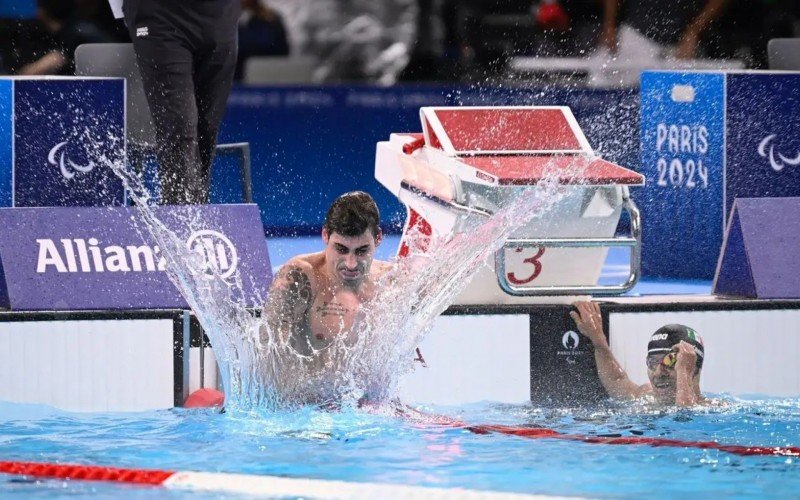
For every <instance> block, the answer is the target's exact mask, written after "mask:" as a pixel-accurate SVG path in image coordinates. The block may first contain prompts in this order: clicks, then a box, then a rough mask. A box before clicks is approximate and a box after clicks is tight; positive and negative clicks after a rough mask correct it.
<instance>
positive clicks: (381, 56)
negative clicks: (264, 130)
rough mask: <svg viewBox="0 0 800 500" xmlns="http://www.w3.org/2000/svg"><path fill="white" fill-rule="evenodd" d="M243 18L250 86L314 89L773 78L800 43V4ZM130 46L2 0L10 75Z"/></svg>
mask: <svg viewBox="0 0 800 500" xmlns="http://www.w3.org/2000/svg"><path fill="white" fill-rule="evenodd" d="M242 8H243V10H242V16H241V19H240V22H239V62H238V65H237V71H236V78H237V80H244V81H245V83H269V81H268V80H264V81H262V80H259V78H258V75H256V74H255V73H254V72H257V71H258V70H257V68H256V67H255V66H253V68H254V69H252V71H250V66H249V65H248V64H247V61H248V60H253V59H255V58H265V57H269V58H271V59H267V61H268V62H269V64H270V65H271V66H268V67H271V68H273V70H272V73H275V71H278V70H276V69H275V68H279V67H280V64H281V61H282V60H285V62H293V63H294V64H295V65H300V66H302V67H304V68H305V70H306V72H307V77H305V78H306V79H307V80H308V83H312V82H313V83H325V82H373V83H379V84H384V85H391V84H395V83H401V82H414V81H450V82H464V83H469V82H476V81H485V80H487V79H498V80H503V79H511V78H513V77H514V74H513V66H512V65H511V64H510V61H512V60H513V59H514V58H538V59H542V58H560V59H563V60H567V61H569V60H572V61H574V60H578V59H581V58H583V59H587V60H588V59H591V58H592V57H597V55H598V54H604V55H605V57H610V58H617V59H622V60H632V59H636V58H638V57H639V55H640V54H641V53H647V54H648V57H653V58H667V59H669V58H672V59H676V60H679V59H684V60H693V59H694V60H700V59H702V60H706V59H720V60H735V61H737V62H738V64H740V65H741V67H744V68H754V69H764V68H766V67H767V57H766V47H767V42H768V40H770V39H771V38H784V37H797V36H800V22H799V21H798V20H799V19H800V2H798V1H797V0H670V1H669V2H664V1H663V0H380V1H375V0H242ZM126 41H129V38H128V34H127V31H126V29H125V28H124V26H123V23H122V21H121V20H115V19H114V18H113V15H112V13H111V9H110V7H109V5H108V2H107V0H0V74H18V75H33V74H39V75H47V74H55V75H69V74H71V73H72V72H73V71H74V60H73V57H74V52H75V48H76V47H77V46H78V45H80V44H83V43H96V42H126ZM272 58H280V59H272ZM543 60H545V61H550V59H543ZM286 67H287V68H288V67H289V66H286ZM248 71H250V72H251V73H253V74H252V75H250V76H248ZM285 71H293V70H290V69H286V70H285ZM294 71H296V69H295V70H294ZM301 73H302V72H301ZM517 77H518V76H517ZM298 83H301V82H298Z"/></svg>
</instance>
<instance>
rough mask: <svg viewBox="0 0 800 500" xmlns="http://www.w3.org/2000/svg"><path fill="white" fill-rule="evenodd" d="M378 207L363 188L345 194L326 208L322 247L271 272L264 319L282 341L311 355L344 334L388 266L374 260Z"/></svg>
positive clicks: (317, 354)
mask: <svg viewBox="0 0 800 500" xmlns="http://www.w3.org/2000/svg"><path fill="white" fill-rule="evenodd" d="M379 224H380V215H379V212H378V207H377V205H376V204H375V201H374V200H373V199H372V197H371V196H370V195H369V194H367V193H365V192H362V191H354V192H350V193H345V194H343V195H341V196H340V197H338V198H337V199H336V200H335V201H334V202H333V204H332V205H331V206H330V208H329V209H328V213H327V215H326V216H325V223H324V225H323V227H322V241H323V242H324V243H325V249H324V250H323V251H321V252H317V253H312V254H306V255H298V256H296V257H294V258H292V259H290V260H289V261H288V262H287V263H286V264H285V265H284V266H283V267H282V268H281V270H280V271H279V272H278V274H277V275H276V276H275V279H274V280H273V282H272V286H271V288H270V293H269V299H268V300H267V304H266V308H265V310H266V313H267V323H268V325H269V327H270V329H271V330H272V331H273V332H275V333H277V334H278V336H279V337H280V338H281V339H282V340H283V342H284V343H288V344H289V345H290V346H291V347H292V348H293V349H294V350H295V351H296V352H297V353H299V354H300V355H302V356H305V357H308V359H312V358H315V357H320V356H323V352H324V351H325V349H326V348H327V347H328V346H330V345H331V343H333V342H334V341H335V340H337V339H339V338H340V337H342V336H344V338H345V339H346V338H347V336H349V335H350V334H351V332H352V330H353V325H354V324H355V323H356V321H358V318H359V313H360V310H361V306H362V305H364V304H366V303H368V302H369V301H370V299H371V298H372V297H373V296H374V294H375V291H376V281H377V280H378V279H379V278H380V277H381V276H383V275H384V274H385V273H386V271H387V270H388V269H389V267H390V266H389V264H388V263H387V262H382V261H377V260H374V258H373V256H374V254H375V249H376V248H377V247H378V245H380V243H381V239H382V236H383V235H382V233H381V229H380V226H379Z"/></svg>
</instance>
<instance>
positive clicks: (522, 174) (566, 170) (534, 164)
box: [458, 155, 644, 186]
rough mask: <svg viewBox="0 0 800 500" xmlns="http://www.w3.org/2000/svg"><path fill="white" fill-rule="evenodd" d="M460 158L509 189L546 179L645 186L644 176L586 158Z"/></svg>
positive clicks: (591, 183) (577, 182)
mask: <svg viewBox="0 0 800 500" xmlns="http://www.w3.org/2000/svg"><path fill="white" fill-rule="evenodd" d="M458 159H459V161H461V162H462V163H464V164H465V165H469V166H470V167H473V168H476V169H478V170H481V171H483V172H486V173H487V174H490V175H492V176H494V177H496V178H497V183H498V184H500V185H506V186H509V185H529V184H535V183H537V182H539V181H541V180H542V179H544V178H545V177H548V178H555V179H557V180H558V183H559V184H565V185H572V184H587V185H594V186H596V185H607V184H622V185H628V186H640V185H643V184H644V176H643V175H641V174H638V173H636V172H634V171H633V170H628V169H627V168H624V167H621V166H619V165H615V164H614V163H611V162H608V161H605V160H602V159H600V158H597V157H586V156H583V155H540V156H462V157H459V158H458Z"/></svg>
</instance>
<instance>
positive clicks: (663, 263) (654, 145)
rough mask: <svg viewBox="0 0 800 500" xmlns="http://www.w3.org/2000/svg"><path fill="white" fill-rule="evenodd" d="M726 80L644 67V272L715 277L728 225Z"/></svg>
mask: <svg viewBox="0 0 800 500" xmlns="http://www.w3.org/2000/svg"><path fill="white" fill-rule="evenodd" d="M724 86H725V77H724V75H723V74H721V73H716V74H714V73H695V72H691V73H675V72H661V71H653V72H644V73H643V74H642V85H641V93H642V96H641V106H642V108H641V109H642V112H641V113H642V114H641V140H642V149H641V150H642V167H641V168H642V169H641V173H643V174H644V175H645V178H646V184H645V188H644V192H640V193H635V194H634V197H635V199H636V200H637V203H638V204H639V207H640V209H641V212H642V224H643V226H642V272H643V274H645V275H647V276H658V277H671V278H707V279H710V278H711V276H713V273H714V268H715V265H716V259H717V257H718V255H719V245H720V242H721V241H722V232H723V224H724V218H723V217H724V215H723V213H722V206H723V190H724V182H725V179H724V177H725V174H724V171H725V170H724V168H725V166H724V152H725V123H724V116H725V109H724Z"/></svg>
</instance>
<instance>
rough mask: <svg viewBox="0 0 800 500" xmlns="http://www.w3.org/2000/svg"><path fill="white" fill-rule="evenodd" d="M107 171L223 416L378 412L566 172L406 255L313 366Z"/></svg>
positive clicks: (135, 183)
mask: <svg viewBox="0 0 800 500" xmlns="http://www.w3.org/2000/svg"><path fill="white" fill-rule="evenodd" d="M105 163H106V164H108V165H109V166H110V167H111V168H112V169H113V170H114V172H115V173H116V174H117V175H119V176H120V177H121V178H122V179H123V181H124V182H125V184H126V186H127V188H128V189H129V191H130V193H131V197H132V199H133V201H134V202H135V204H136V206H137V208H138V211H139V213H140V215H141V222H142V223H143V226H144V229H143V232H146V233H147V235H149V237H150V238H152V239H153V240H155V243H156V244H158V245H159V246H160V248H161V250H162V254H163V256H164V257H165V259H166V262H167V266H166V268H167V273H168V276H169V278H170V280H171V281H172V282H173V283H174V284H175V285H176V287H177V288H178V290H179V291H180V293H181V294H182V295H183V296H184V298H185V299H186V301H187V302H188V304H189V306H190V307H191V309H192V310H193V311H194V314H195V315H196V316H197V318H198V319H199V321H200V324H201V325H202V326H203V328H204V330H205V333H206V335H208V337H209V339H210V341H211V344H212V346H213V349H214V353H215V356H216V358H217V362H218V364H219V373H220V375H221V378H222V382H223V388H224V392H225V394H226V406H227V407H228V408H229V409H236V410H239V411H244V412H247V411H249V410H251V409H256V410H263V409H273V410H277V409H282V408H287V407H296V406H302V405H304V404H308V403H315V404H323V403H330V402H335V403H336V404H337V405H338V404H342V405H352V406H356V405H357V404H359V402H363V401H365V400H368V401H369V402H371V403H377V404H380V403H384V402H389V401H391V400H392V399H394V398H396V395H397V393H398V386H399V384H400V382H401V380H402V377H403V375H405V374H406V373H408V372H409V371H410V370H412V369H413V363H414V362H413V358H414V350H415V348H416V346H417V345H419V343H420V342H421V341H422V339H423V338H424V336H425V335H426V334H427V333H428V332H429V331H430V329H431V328H432V325H433V321H434V320H435V319H436V317H438V316H439V315H440V314H441V313H442V312H443V311H444V310H445V309H446V308H447V307H448V306H449V305H450V304H451V303H452V302H453V301H454V299H455V297H456V296H457V295H458V294H459V293H460V292H461V291H462V290H463V289H464V287H465V286H466V285H467V284H468V283H469V281H470V278H471V276H472V275H473V274H474V273H475V272H476V271H477V270H478V269H480V267H481V266H482V265H484V263H485V262H486V261H487V259H488V258H489V257H490V256H492V255H493V254H494V252H495V251H497V250H499V249H500V248H501V247H502V246H503V244H504V242H505V240H506V239H507V238H508V237H509V236H511V235H512V234H513V233H514V232H515V231H516V230H517V229H519V228H521V227H523V226H525V225H526V224H528V223H529V222H530V221H531V219H533V218H535V217H539V216H542V215H543V214H546V213H547V212H548V211H549V210H550V209H551V208H552V207H553V206H554V205H555V204H557V203H558V201H559V200H560V199H561V198H563V196H564V194H565V190H564V189H563V188H562V186H561V185H560V184H559V182H558V181H557V179H561V182H563V180H564V178H565V172H564V171H563V168H562V169H557V168H556V167H555V166H553V167H551V168H549V169H547V170H548V171H549V172H546V174H545V176H544V178H543V180H541V181H540V182H539V183H537V184H536V185H532V186H526V187H520V186H516V187H513V188H507V189H513V196H506V197H505V199H504V200H503V201H502V203H500V205H499V207H498V209H497V210H496V211H495V213H494V214H493V215H492V216H491V217H488V218H483V217H480V216H476V215H469V216H466V215H465V216H463V217H465V219H464V220H463V221H462V222H463V227H465V228H466V229H465V230H464V231H463V232H459V233H457V234H443V235H436V236H435V237H433V238H432V239H430V240H429V241H426V246H427V250H426V251H424V252H422V251H420V250H419V248H420V247H421V245H412V253H411V255H409V256H408V257H406V258H402V259H398V260H395V261H394V262H393V263H392V264H393V265H392V267H391V270H390V271H389V272H387V273H386V274H385V275H384V276H383V277H381V278H380V280H379V283H378V286H377V287H376V289H377V292H376V296H375V297H374V298H373V299H372V300H371V301H370V302H369V303H367V304H362V306H361V310H360V312H359V315H358V319H357V321H356V323H355V325H354V326H353V328H352V330H351V331H350V332H343V334H342V335H338V336H336V337H335V338H334V340H333V341H332V343H331V344H330V345H328V346H327V347H325V348H324V349H322V350H320V351H317V352H315V353H314V354H313V355H312V356H301V355H299V354H298V353H297V352H296V351H295V350H294V349H293V348H292V347H291V346H290V345H289V344H288V342H287V341H286V340H282V339H281V338H280V337H279V336H278V335H277V333H276V332H272V331H271V330H270V329H269V327H268V325H267V321H266V318H261V317H258V315H256V314H254V313H253V312H252V311H250V310H248V308H247V307H246V306H245V300H244V299H243V298H242V293H241V289H242V286H241V284H242V281H241V280H242V277H241V276H239V275H238V271H237V273H236V274H235V276H234V279H233V280H231V279H228V280H224V279H222V278H221V277H220V275H219V270H217V271H216V272H214V273H212V275H211V276H208V273H207V272H205V271H207V266H208V263H207V262H204V261H203V259H202V258H201V257H200V256H198V255H197V254H196V253H195V252H193V251H191V250H189V249H187V248H186V246H185V242H184V241H183V239H181V238H179V237H178V236H177V235H176V229H177V228H169V227H167V226H166V225H165V224H164V223H163V222H162V221H160V220H159V219H158V217H157V216H156V213H155V212H154V210H153V208H152V206H151V205H150V204H149V203H150V201H151V199H152V197H151V196H150V193H149V192H148V190H147V188H146V187H145V185H144V182H143V180H142V178H141V177H140V176H138V175H136V174H135V173H132V172H131V171H130V170H128V169H126V168H125V166H124V165H123V164H122V163H120V162H111V161H106V162H105ZM586 164H588V162H583V161H581V162H578V165H586ZM582 168H584V167H581V166H576V168H575V170H574V171H572V172H569V174H568V175H567V176H569V175H571V176H573V177H575V178H579V177H580V174H581V170H582ZM198 217H199V215H197V213H195V215H194V216H190V217H189V218H187V220H186V221H185V223H186V224H188V225H190V226H194V225H199V224H200V223H201V222H202V221H200V220H198ZM253 278H255V279H257V278H258V277H253ZM234 297H239V298H238V299H235V298H234ZM345 333H347V334H345Z"/></svg>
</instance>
